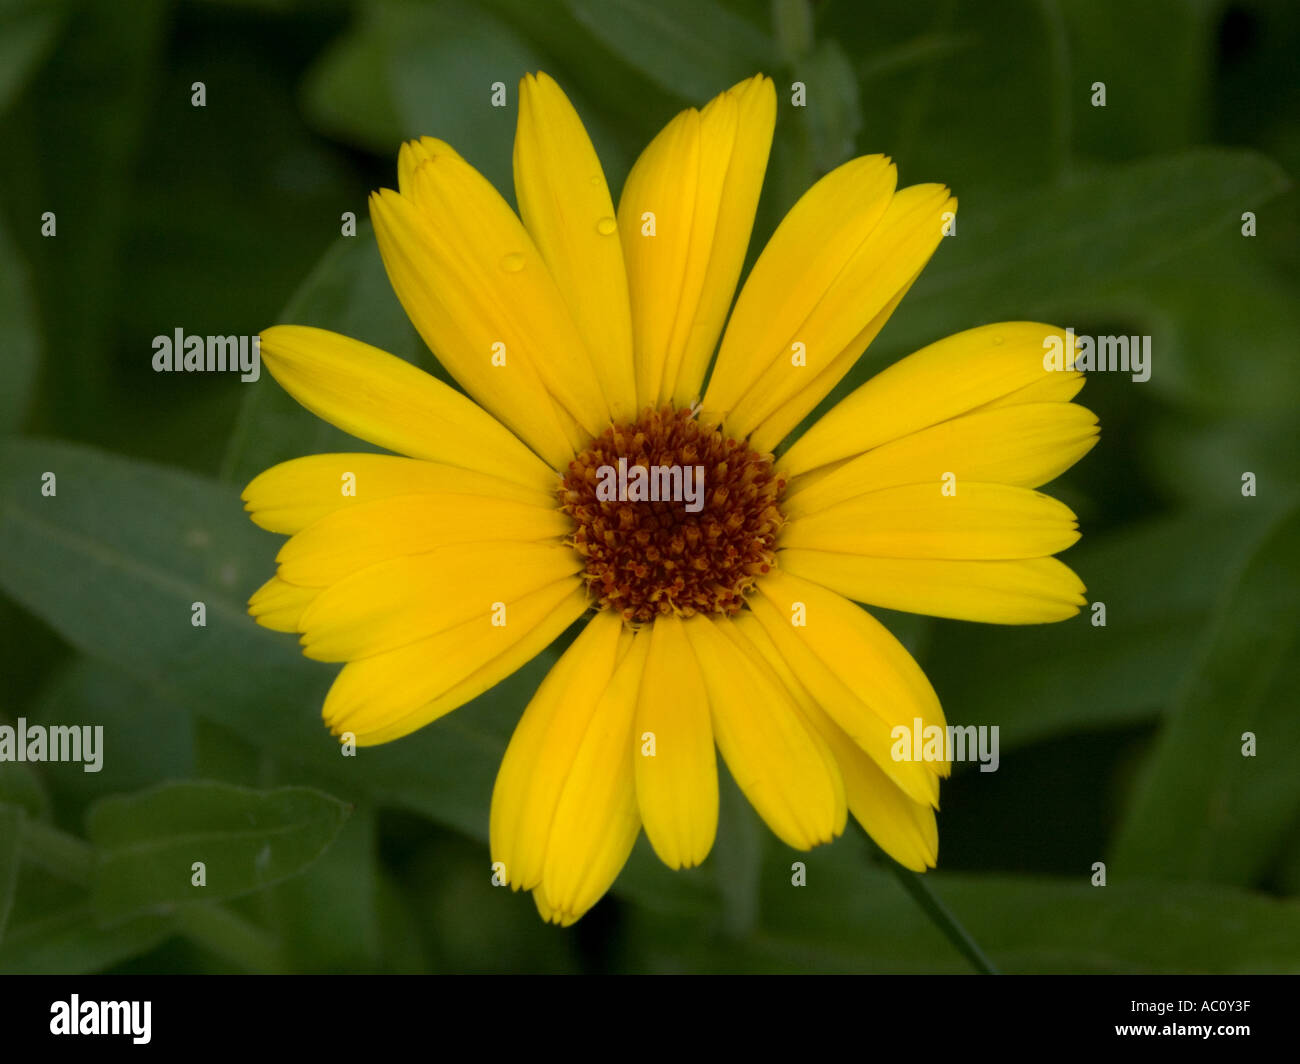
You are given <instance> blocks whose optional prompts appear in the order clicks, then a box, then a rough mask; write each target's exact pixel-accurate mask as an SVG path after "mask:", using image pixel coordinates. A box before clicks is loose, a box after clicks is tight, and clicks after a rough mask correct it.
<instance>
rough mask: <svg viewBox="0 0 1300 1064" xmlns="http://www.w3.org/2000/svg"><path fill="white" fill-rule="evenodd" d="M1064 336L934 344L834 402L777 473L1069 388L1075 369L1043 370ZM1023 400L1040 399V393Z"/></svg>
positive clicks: (1050, 331) (978, 336)
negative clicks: (1027, 391) (1020, 397)
mask: <svg viewBox="0 0 1300 1064" xmlns="http://www.w3.org/2000/svg"><path fill="white" fill-rule="evenodd" d="M1061 335H1063V334H1062V330H1060V329H1057V328H1055V327H1054V326H1051V325H1042V324H1039V323H1036V322H999V323H997V324H995V325H984V326H981V327H980V328H978V329H969V330H967V331H966V332H961V333H957V334H956V335H954V336H949V337H947V338H946V339H944V340H940V341H938V342H937V343H934V344H931V345H930V346H929V347H926V348H923V349H922V350H920V351H917V352H916V353H915V354H911V355H908V356H907V357H906V358H904V359H901V360H899V361H898V362H895V363H894V364H893V365H892V366H890V367H889V368H888V369H886V370H883V371H882V372H880V373H878V374H876V376H874V377H872V378H871V380H869V381H867V382H866V383H865V384H863V385H862V386H861V387H860V388H858V389H856V390H855V391H854V392H852V393H851V394H850V395H848V396H846V397H845V398H844V399H843V400H842V401H840V402H839V403H837V404H836V405H835V407H834V408H833V409H831V410H829V411H828V412H827V413H826V415H825V416H824V417H822V418H820V419H819V420H818V422H817V423H816V424H815V425H813V426H812V427H811V428H809V430H808V431H807V432H805V433H804V434H803V435H802V436H801V437H800V438H799V439H798V440H797V441H796V442H795V443H794V445H793V446H792V447H791V448H790V450H789V451H788V452H786V454H785V455H784V456H782V458H781V461H780V464H779V466H780V469H781V471H782V472H784V473H787V474H789V475H791V476H795V475H798V474H800V473H805V472H807V471H808V470H810V469H816V468H817V467H818V466H823V465H826V464H827V463H830V462H837V461H839V460H841V459H843V458H848V457H850V456H852V455H857V454H862V453H863V452H864V451H869V450H870V449H871V448H873V447H879V446H880V445H881V444H883V443H887V442H889V441H890V440H897V439H899V438H901V437H903V436H906V435H908V434H910V433H913V432H918V431H920V430H921V429H925V428H929V427H930V426H932V425H937V424H939V423H940V422H943V421H947V420H949V419H950V418H955V417H959V416H961V415H962V414H968V413H971V412H972V411H975V410H978V409H979V408H981V407H985V406H986V405H988V404H992V403H994V402H995V401H997V400H999V399H1004V398H1006V397H1008V396H1009V395H1011V394H1012V393H1015V392H1017V391H1019V390H1020V389H1022V388H1026V387H1028V386H1030V385H1035V384H1040V385H1041V384H1043V383H1045V382H1049V384H1050V386H1051V387H1053V388H1058V389H1059V388H1060V387H1062V386H1064V387H1066V388H1072V387H1074V386H1075V381H1074V378H1076V377H1078V376H1079V374H1078V373H1077V371H1075V370H1072V369H1071V370H1062V371H1059V372H1057V371H1052V370H1048V369H1045V368H1044V365H1043V356H1044V354H1045V353H1048V352H1047V351H1046V350H1045V348H1044V342H1045V341H1048V340H1049V338H1050V337H1052V336H1058V337H1059V336H1061ZM1066 382H1069V383H1068V384H1067V383H1066ZM1057 394H1059V392H1058V393H1057ZM1025 398H1026V399H1027V401H1030V402H1034V401H1041V398H1042V393H1038V394H1031V395H1028V396H1026V397H1025Z"/></svg>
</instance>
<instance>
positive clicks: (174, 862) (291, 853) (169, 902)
mask: <svg viewBox="0 0 1300 1064" xmlns="http://www.w3.org/2000/svg"><path fill="white" fill-rule="evenodd" d="M349 812H350V810H349V808H348V806H347V805H346V804H344V803H343V802H340V801H338V800H337V799H335V798H331V797H330V796H329V795H327V794H324V793H322V792H320V791H316V790H311V789H309V788H306V787H282V788H278V789H276V790H273V791H254V790H248V789H246V788H243V787H234V786H231V785H229V784H224V783H200V782H187V783H171V784H164V785H162V786H160V787H156V788H153V789H151V790H147V791H142V792H140V793H138V794H134V795H130V796H128V797H122V798H105V799H104V800H102V801H101V802H99V803H97V804H96V805H95V806H94V807H93V808H92V809H91V811H90V815H89V817H88V818H87V830H88V834H89V836H90V839H91V841H92V842H93V843H94V844H95V846H96V847H97V848H98V853H97V857H96V861H95V869H94V873H93V876H92V887H91V894H92V898H93V901H94V906H95V910H96V912H97V913H98V914H99V915H100V916H101V918H103V919H105V920H113V919H121V918H127V917H131V916H137V915H140V914H142V913H146V912H158V911H162V912H166V911H168V910H169V909H170V907H171V906H173V905H178V904H186V903H190V904H195V903H203V902H210V901H218V900H222V899H225V898H233V897H238V896H239V895H241V894H248V893H251V892H252V891H256V890H261V889H263V888H264V887H267V886H269V885H271V884H272V883H277V882H279V881H280V880H283V879H288V878H289V877H290V876H294V875H297V874H298V873H299V872H301V871H302V870H303V869H304V868H306V867H307V866H308V865H310V864H311V863H312V862H313V861H315V860H316V858H318V857H319V856H320V855H321V854H322V853H323V852H324V851H325V849H326V848H327V847H328V846H329V845H330V843H331V842H333V841H334V837H335V835H337V834H338V832H339V829H340V828H341V827H342V826H343V822H344V821H345V820H346V819H347V816H348V813H349ZM195 862H202V863H203V865H204V866H205V869H206V877H207V883H206V885H205V886H202V887H199V886H194V885H193V884H192V883H191V877H192V876H193V875H194V871H193V868H192V865H193V864H194V863H195Z"/></svg>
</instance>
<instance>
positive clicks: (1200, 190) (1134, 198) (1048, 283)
mask: <svg viewBox="0 0 1300 1064" xmlns="http://www.w3.org/2000/svg"><path fill="white" fill-rule="evenodd" d="M1288 184H1289V182H1288V179H1287V177H1286V175H1285V174H1284V173H1283V172H1282V171H1281V170H1280V169H1279V168H1278V166H1277V165H1276V164H1275V163H1273V162H1271V161H1269V160H1268V159H1265V158H1263V157H1262V156H1259V155H1255V154H1252V153H1251V152H1245V151H1233V150H1227V149H1220V148H1207V149H1198V150H1196V151H1190V152H1185V153H1183V154H1180V155H1175V156H1171V157H1166V158H1160V159H1154V160H1151V161H1143V162H1138V163H1132V164H1129V165H1126V166H1119V167H1114V168H1112V169H1107V170H1100V171H1097V172H1096V173H1094V174H1092V175H1090V176H1088V177H1086V178H1084V179H1083V180H1080V181H1078V182H1075V183H1073V184H1070V185H1066V186H1064V187H1062V188H1046V189H1043V190H1041V191H1039V192H1035V193H1031V194H1028V195H1025V196H1021V197H1017V198H1016V200H1015V201H1014V202H1006V203H1003V204H1001V205H993V204H990V203H987V202H979V203H970V202H963V203H962V205H961V209H960V210H959V212H958V220H957V232H956V235H955V236H953V237H949V238H948V239H946V240H945V241H944V242H943V244H942V245H940V248H939V251H938V254H936V256H935V259H934V261H933V262H932V263H931V264H930V265H929V266H928V267H927V268H926V270H925V272H924V273H923V274H922V275H921V280H919V281H918V282H917V284H916V287H915V288H914V289H913V291H912V292H911V293H910V294H909V296H908V299H907V300H905V301H904V303H905V304H906V303H911V304H912V306H913V308H914V309H915V310H916V311H918V313H917V314H913V315H910V316H909V318H908V319H907V321H906V328H901V327H900V328H899V329H897V330H896V331H895V332H894V334H893V335H892V336H891V342H894V343H921V342H925V341H926V340H927V339H936V338H938V337H941V336H945V335H947V334H948V333H952V332H957V331H958V330H960V329H968V328H970V327H972V326H973V325H977V324H980V323H982V322H987V321H999V320H1004V319H1005V320H1026V319H1035V318H1038V317H1043V318H1045V320H1048V321H1051V320H1053V319H1054V318H1056V317H1059V316H1060V315H1062V314H1071V313H1078V312H1079V311H1080V310H1081V309H1083V308H1085V307H1087V306H1088V305H1089V304H1090V303H1091V302H1092V300H1093V298H1094V295H1095V291H1096V290H1097V289H1099V288H1105V287H1107V286H1111V285H1114V284H1116V283H1117V282H1118V281H1119V280H1121V279H1123V278H1125V277H1131V276H1132V275H1134V274H1137V273H1141V272H1144V271H1146V270H1149V269H1151V268H1153V267H1155V266H1157V265H1160V264H1161V263H1166V262H1169V261H1170V260H1172V259H1176V258H1177V257H1178V256H1179V255H1181V254H1183V253H1184V252H1185V251H1186V249H1188V248H1190V247H1193V246H1194V245H1196V244H1197V242H1198V241H1200V240H1202V239H1203V238H1204V237H1206V236H1208V235H1209V234H1211V233H1214V232H1216V231H1220V230H1223V229H1224V228H1226V227H1227V226H1229V225H1231V224H1233V223H1237V224H1240V216H1241V211H1242V210H1243V206H1242V205H1243V204H1262V203H1266V202H1268V201H1269V200H1270V199H1272V198H1273V197H1274V196H1277V195H1279V194H1281V193H1282V191H1284V190H1285V189H1286V188H1287V187H1288ZM1094 307H1095V305H1094ZM900 309H901V308H900ZM890 324H891V326H892V325H894V324H895V323H894V322H891V323H890ZM899 324H900V325H901V324H902V323H899ZM900 334H901V335H900Z"/></svg>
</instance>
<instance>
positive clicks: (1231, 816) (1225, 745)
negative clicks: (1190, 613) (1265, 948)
mask: <svg viewBox="0 0 1300 1064" xmlns="http://www.w3.org/2000/svg"><path fill="white" fill-rule="evenodd" d="M1252 501H1253V500H1249V499H1245V500H1242V503H1241V505H1242V506H1249V505H1250V504H1251V502H1252ZM1227 587H1228V589H1229V590H1228V592H1227V594H1226V596H1225V598H1224V600H1223V602H1222V604H1221V606H1220V608H1219V610H1218V611H1217V614H1216V616H1215V620H1214V624H1213V626H1212V629H1211V633H1210V637H1209V639H1208V641H1207V642H1206V643H1205V644H1204V645H1203V650H1202V654H1201V655H1200V657H1199V659H1198V660H1197V661H1196V664H1195V667H1194V668H1192V669H1190V670H1189V671H1188V674H1187V675H1186V677H1185V682H1184V683H1183V685H1182V688H1181V691H1180V695H1179V698H1178V700H1177V702H1176V704H1175V706H1174V708H1173V712H1172V713H1171V714H1170V718H1169V720H1168V722H1167V723H1166V725H1165V727H1164V728H1163V730H1162V731H1161V733H1160V736H1159V738H1158V739H1157V742H1156V745H1155V748H1154V749H1153V750H1152V752H1151V756H1150V760H1149V762H1148V763H1147V765H1146V768H1145V771H1144V772H1143V773H1142V776H1141V779H1140V782H1139V783H1138V785H1137V788H1136V793H1135V794H1134V796H1133V800H1132V804H1131V805H1130V807H1129V809H1128V812H1127V816H1126V817H1125V820H1124V822H1123V824H1122V826H1121V829H1120V832H1119V836H1118V838H1117V839H1116V842H1115V846H1114V853H1113V855H1112V860H1111V863H1110V875H1111V877H1112V879H1114V878H1118V877H1123V878H1130V877H1133V876H1151V877H1155V876H1165V877H1168V878H1171V879H1197V880H1208V881H1213V882H1219V883H1234V884H1242V885H1245V884H1249V883H1252V882H1254V881H1255V880H1256V879H1257V878H1258V877H1259V876H1260V875H1261V874H1262V873H1263V872H1264V871H1266V870H1267V868H1268V865H1269V863H1270V861H1271V860H1272V859H1273V857H1274V856H1275V855H1276V854H1277V853H1278V850H1279V848H1280V847H1281V845H1282V843H1283V842H1284V841H1285V840H1286V838H1287V836H1288V832H1289V830H1290V827H1291V825H1292V824H1293V823H1294V822H1295V818H1296V816H1297V814H1298V813H1300V772H1297V771H1296V766H1295V751H1296V750H1297V749H1300V715H1297V714H1296V712H1295V692H1296V690H1297V688H1300V509H1293V510H1292V511H1291V512H1290V514H1288V515H1287V516H1286V517H1284V518H1283V519H1282V520H1280V521H1279V522H1278V523H1277V524H1276V525H1275V526H1274V527H1273V528H1272V529H1271V530H1270V531H1269V533H1268V535H1267V536H1266V537H1265V538H1264V539H1263V541H1262V542H1261V543H1260V544H1259V546H1258V548H1257V549H1256V550H1255V551H1253V552H1252V554H1251V555H1250V557H1249V560H1248V561H1247V562H1246V564H1245V566H1244V568H1242V569H1241V570H1240V571H1239V572H1238V573H1237V574H1235V577H1234V578H1233V579H1232V580H1229V581H1228V582H1227ZM1247 733H1249V735H1250V736H1252V737H1253V742H1252V745H1253V746H1254V749H1253V750H1252V751H1251V752H1250V754H1249V756H1247V754H1246V752H1245V747H1246V745H1247V744H1246V739H1247Z"/></svg>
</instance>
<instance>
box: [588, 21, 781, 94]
mask: <svg viewBox="0 0 1300 1064" xmlns="http://www.w3.org/2000/svg"><path fill="white" fill-rule="evenodd" d="M565 7H567V8H568V10H569V11H570V13H571V14H572V15H573V16H574V18H576V19H577V20H578V21H579V22H580V23H582V24H583V25H584V26H586V27H587V29H589V30H590V31H591V32H592V33H593V34H594V35H595V36H596V37H597V38H599V39H600V40H601V41H602V42H603V43H604V44H605V46H606V47H607V48H608V49H609V50H610V51H611V52H613V53H614V54H615V55H617V56H618V57H619V58H620V59H622V60H623V61H624V62H625V63H627V64H628V65H629V66H632V67H635V68H636V69H637V70H639V71H641V73H643V74H644V75H645V76H646V77H647V78H649V79H650V80H652V81H653V82H654V83H655V84H656V85H658V86H659V87H660V88H661V89H664V90H665V91H667V92H670V93H673V94H675V95H677V96H679V97H681V98H682V99H684V100H690V101H691V102H693V103H697V104H702V103H704V102H705V101H706V100H708V99H709V98H710V97H712V96H715V95H717V94H718V93H719V92H722V91H723V90H724V89H727V88H730V87H731V86H732V85H734V84H735V83H736V82H738V81H742V80H744V79H745V78H748V77H752V76H753V75H755V74H757V73H760V72H762V71H765V70H771V69H772V68H773V66H775V64H776V50H775V47H774V46H773V44H772V41H771V40H770V39H769V38H768V37H767V36H766V35H765V34H764V33H763V32H762V31H761V30H759V29H758V28H757V27H756V26H754V25H753V24H752V23H750V22H748V21H746V20H745V19H744V18H741V17H740V16H738V15H734V14H732V13H731V12H730V11H728V10H727V9H726V8H725V7H723V6H722V5H721V4H718V3H717V2H716V0H565Z"/></svg>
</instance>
